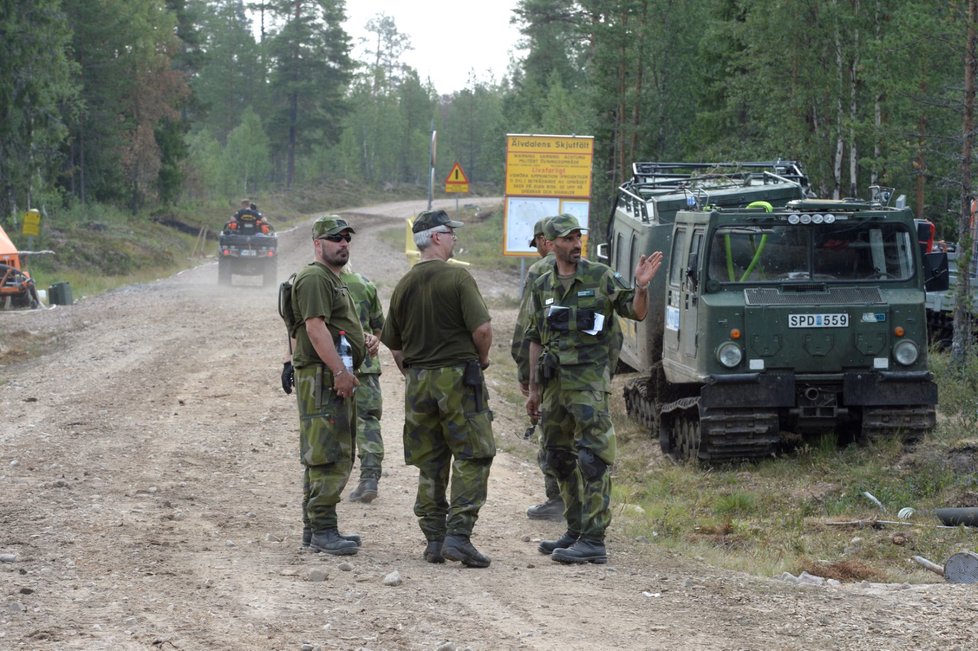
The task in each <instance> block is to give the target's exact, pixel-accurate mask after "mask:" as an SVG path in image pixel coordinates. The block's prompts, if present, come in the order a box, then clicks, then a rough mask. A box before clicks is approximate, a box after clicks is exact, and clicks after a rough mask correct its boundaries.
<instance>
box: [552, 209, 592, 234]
mask: <svg viewBox="0 0 978 651" xmlns="http://www.w3.org/2000/svg"><path fill="white" fill-rule="evenodd" d="M586 230H587V229H586V228H581V225H580V224H579V223H578V221H577V217H575V216H574V215H568V214H567V213H564V214H563V215H557V216H556V217H551V218H550V219H549V220H548V221H547V223H546V225H545V226H544V227H543V234H544V235H545V236H546V237H547V239H548V240H555V239H557V238H558V237H566V236H567V235H569V234H570V233H572V232H574V231H586Z"/></svg>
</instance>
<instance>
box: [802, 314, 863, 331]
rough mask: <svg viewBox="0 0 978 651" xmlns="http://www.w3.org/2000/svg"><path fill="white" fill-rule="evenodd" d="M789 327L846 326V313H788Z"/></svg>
mask: <svg viewBox="0 0 978 651" xmlns="http://www.w3.org/2000/svg"><path fill="white" fill-rule="evenodd" d="M788 327H789V328H848V327H849V315H848V314H789V315H788Z"/></svg>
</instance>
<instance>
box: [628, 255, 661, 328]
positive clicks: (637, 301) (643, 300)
mask: <svg viewBox="0 0 978 651" xmlns="http://www.w3.org/2000/svg"><path fill="white" fill-rule="evenodd" d="M661 266H662V251H655V252H654V253H652V255H649V256H644V255H643V256H641V257H640V258H639V259H638V264H637V265H636V266H635V276H634V278H635V298H633V299H632V308H633V309H634V310H635V316H636V317H637V318H638V320H639V321H641V320H643V319H644V318H645V315H646V314H647V313H648V311H649V292H648V289H649V283H650V282H652V279H653V278H655V275H656V274H657V273H658V272H659V267H661Z"/></svg>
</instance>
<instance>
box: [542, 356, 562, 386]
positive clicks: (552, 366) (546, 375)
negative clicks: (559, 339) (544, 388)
mask: <svg viewBox="0 0 978 651" xmlns="http://www.w3.org/2000/svg"><path fill="white" fill-rule="evenodd" d="M539 371H540V378H541V379H542V380H543V384H546V383H547V382H549V381H550V380H552V379H554V378H555V377H557V374H558V373H559V372H560V360H559V359H558V358H557V356H556V355H555V354H553V353H551V352H549V351H544V353H543V354H542V355H540V367H539Z"/></svg>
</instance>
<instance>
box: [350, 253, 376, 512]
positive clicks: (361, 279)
mask: <svg viewBox="0 0 978 651" xmlns="http://www.w3.org/2000/svg"><path fill="white" fill-rule="evenodd" d="M340 280H342V281H343V283H344V284H345V285H346V286H347V289H349V291H350V297H351V298H352V299H353V304H354V306H355V307H356V309H357V316H358V317H359V319H360V325H361V326H362V327H363V334H364V338H365V340H366V346H367V356H366V357H365V358H364V360H363V364H361V365H360V368H358V369H357V372H356V376H357V380H359V382H360V384H359V386H358V387H357V392H356V403H357V456H359V457H360V481H359V482H358V483H357V487H356V488H354V489H353V490H352V491H351V492H350V495H349V500H350V501H351V502H364V503H370V502H372V501H374V500H375V499H377V483H378V482H379V481H380V475H381V466H382V463H383V461H384V439H383V437H382V436H381V433H380V418H381V416H382V415H383V407H384V400H383V395H382V394H381V391H380V359H379V358H378V357H377V353H378V351H379V350H380V333H381V330H382V329H383V328H384V311H383V308H381V305H380V299H379V298H378V296H377V287H376V286H375V285H374V284H373V283H372V282H370V280H368V279H367V277H366V276H364V275H363V274H361V273H358V272H356V271H354V270H353V267H352V265H351V264H349V263H348V264H347V265H346V267H344V268H343V273H342V274H340Z"/></svg>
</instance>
